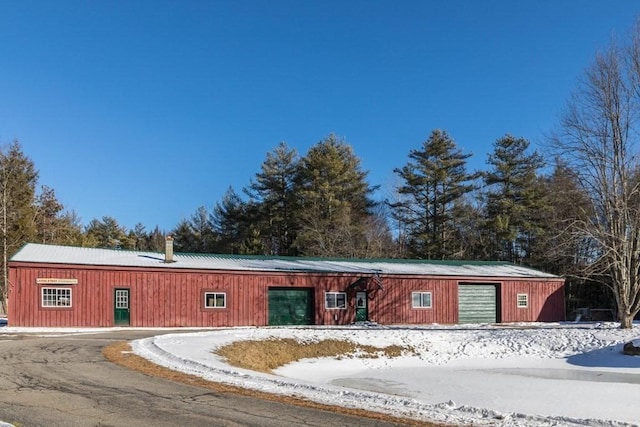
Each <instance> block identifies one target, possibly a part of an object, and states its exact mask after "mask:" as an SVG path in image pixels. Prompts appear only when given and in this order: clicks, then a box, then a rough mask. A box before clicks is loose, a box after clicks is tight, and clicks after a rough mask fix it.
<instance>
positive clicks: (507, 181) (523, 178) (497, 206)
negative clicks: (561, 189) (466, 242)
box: [484, 135, 546, 262]
mask: <svg viewBox="0 0 640 427" xmlns="http://www.w3.org/2000/svg"><path fill="white" fill-rule="evenodd" d="M493 148H494V150H493V152H492V153H491V154H489V159H488V164H489V165H490V166H492V168H491V169H490V170H488V171H487V172H485V174H484V183H485V185H486V186H487V193H486V197H487V200H486V203H487V206H486V209H487V227H488V231H489V233H490V234H491V235H492V236H493V239H492V242H491V247H492V258H494V259H498V260H504V261H511V262H530V258H531V255H532V249H533V245H532V239H534V238H535V236H536V233H537V232H538V231H539V227H540V225H541V212H542V211H543V210H544V209H545V204H546V203H545V200H544V198H543V197H542V196H543V192H542V188H541V187H540V185H539V184H540V182H539V180H538V170H539V169H540V168H542V166H543V165H544V161H543V158H542V156H541V155H540V154H538V153H537V152H533V153H528V149H529V141H527V140H526V139H524V138H515V137H513V136H511V135H505V136H504V137H502V138H499V139H498V140H497V141H496V142H495V143H494V145H493Z"/></svg>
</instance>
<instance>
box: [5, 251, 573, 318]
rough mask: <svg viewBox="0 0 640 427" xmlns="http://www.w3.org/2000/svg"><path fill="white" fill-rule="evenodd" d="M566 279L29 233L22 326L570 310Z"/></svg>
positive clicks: (18, 267)
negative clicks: (147, 246) (160, 249)
mask: <svg viewBox="0 0 640 427" xmlns="http://www.w3.org/2000/svg"><path fill="white" fill-rule="evenodd" d="M563 286H564V280H563V279H562V278H560V277H557V276H554V275H551V274H546V273H543V272H540V271H536V270H532V269H529V268H525V267H521V266H517V265H513V264H509V263H504V262H474V261H422V260H393V259H388V260H353V259H320V258H293V257H270V256H245V255H211V254H173V249H172V242H171V240H168V242H167V251H166V252H165V253H164V254H163V253H156V252H139V251H124V250H111V249H95V248H81V247H68V246H52V245H40V244H27V245H26V246H24V247H23V248H22V249H21V250H20V251H19V252H18V253H17V254H16V255H14V256H13V257H12V259H11V261H10V262H9V303H8V307H9V313H8V321H9V325H11V326H48V327H52V326H56V327H69V326H75V327H78V326H84V327H96V326H117V325H129V326H138V327H142V326H149V327H150V326H155V327H179V326H200V327H217V326H263V325H293V324H303V325H304V324H308V325H335V324H350V323H353V322H358V321H363V322H364V321H371V322H376V323H379V324H426V323H442V324H455V323H495V322H534V321H542V322H546V321H560V320H564V313H565V311H564V293H563Z"/></svg>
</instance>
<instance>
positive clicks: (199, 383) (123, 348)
mask: <svg viewBox="0 0 640 427" xmlns="http://www.w3.org/2000/svg"><path fill="white" fill-rule="evenodd" d="M102 354H103V356H104V357H105V359H107V360H109V361H110V362H112V363H115V364H117V365H120V366H123V367H125V368H128V369H132V370H135V371H138V372H141V373H143V374H145V375H149V376H154V377H158V378H163V379H166V380H170V381H175V382H179V383H182V384H187V385H191V386H195V387H200V388H204V389H208V390H211V391H213V392H217V393H229V394H235V395H240V396H246V397H251V398H256V399H263V400H268V401H272V402H279V403H284V404H288V405H297V406H301V407H305V408H312V409H318V410H322V411H330V412H335V413H341V414H345V415H351V416H355V417H359V418H367V419H370V420H376V421H383V422H387V423H394V424H397V425H398V426H419V427H443V426H445V425H444V424H435V423H429V422H425V421H418V420H412V419H409V418H399V417H394V416H392V415H387V414H382V413H378V412H372V411H367V410H364V409H356V408H344V407H342V406H334V405H326V404H322V403H317V402H312V401H310V400H305V399H301V398H298V397H293V396H284V395H279V394H272V393H266V392H262V391H255V390H250V389H245V388H241V387H236V386H231V385H227V384H221V383H216V382H212V381H207V380H205V379H203V378H200V377H197V376H195V375H189V374H185V373H182V372H178V371H173V370H171V369H169V368H165V367H164V366H160V365H156V364H155V363H152V362H150V361H148V360H147V359H145V358H143V357H140V356H138V355H136V354H134V353H133V352H132V351H131V346H129V343H127V342H118V343H115V344H111V345H109V346H107V347H104V348H103V349H102Z"/></svg>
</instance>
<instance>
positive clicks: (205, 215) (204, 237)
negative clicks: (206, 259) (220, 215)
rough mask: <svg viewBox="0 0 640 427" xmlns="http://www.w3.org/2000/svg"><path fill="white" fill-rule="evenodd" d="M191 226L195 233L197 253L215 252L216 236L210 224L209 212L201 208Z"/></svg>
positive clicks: (193, 218)
mask: <svg viewBox="0 0 640 427" xmlns="http://www.w3.org/2000/svg"><path fill="white" fill-rule="evenodd" d="M189 226H190V228H191V230H192V232H193V236H194V240H193V242H194V243H195V247H194V248H193V249H195V252H197V253H207V252H213V248H214V240H215V235H214V231H213V226H212V225H211V222H210V213H209V210H208V209H207V208H206V207H204V206H200V207H199V208H198V209H197V210H196V212H195V213H194V214H193V215H192V216H191V219H190V220H189Z"/></svg>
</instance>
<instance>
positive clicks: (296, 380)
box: [0, 323, 640, 427]
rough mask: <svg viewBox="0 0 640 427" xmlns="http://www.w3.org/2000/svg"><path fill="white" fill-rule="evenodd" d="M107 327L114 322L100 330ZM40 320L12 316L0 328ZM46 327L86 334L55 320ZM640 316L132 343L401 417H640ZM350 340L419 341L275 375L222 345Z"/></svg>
mask: <svg viewBox="0 0 640 427" xmlns="http://www.w3.org/2000/svg"><path fill="white" fill-rule="evenodd" d="M100 330H101V331H105V329H100ZM25 331H30V332H33V331H34V329H33V328H13V327H5V328H2V329H0V335H1V334H2V333H4V332H6V333H18V332H25ZM46 332H47V333H49V334H51V333H70V332H74V333H87V332H90V330H86V329H77V330H69V329H59V330H58V329H47V330H46ZM639 336H640V327H639V326H638V325H636V326H635V327H634V328H633V329H631V330H622V329H619V327H618V324H616V323H550V324H549V323H533V324H531V323H527V324H506V325H464V326H461V325H458V326H442V325H425V326H404V327H402V326H380V325H375V324H362V325H352V326H346V327H320V326H313V327H287V328H231V329H216V330H207V331H194V332H188V333H184V332H183V331H180V333H172V334H168V335H158V336H155V337H152V338H147V339H142V340H136V341H133V342H132V349H133V351H134V352H135V353H136V354H138V355H140V356H142V357H145V358H147V359H149V360H151V361H153V362H155V363H158V364H160V365H163V366H167V367H169V368H172V369H175V370H178V371H182V372H185V373H189V374H193V375H198V376H200V377H203V378H205V379H208V380H211V381H217V382H222V383H227V384H232V385H237V386H241V387H246V388H251V389H256V390H261V391H265V392H269V393H278V394H285V395H292V396H297V397H301V398H305V399H309V400H313V401H317V402H321V403H326V404H329V405H340V406H345V407H357V408H363V409H365V410H370V411H377V412H383V413H388V414H392V415H396V416H400V417H410V418H414V419H419V420H425V421H433V422H442V423H449V424H457V425H461V424H464V425H475V426H533V427H536V426H627V425H640V410H638V407H637V404H638V402H639V401H640V357H632V356H625V355H623V354H622V345H623V343H624V342H628V341H633V342H634V344H635V345H636V346H640V339H639V338H638V337H639ZM268 338H294V339H296V340H298V341H301V342H309V341H319V340H323V339H329V338H331V339H344V340H352V341H355V342H357V343H359V344H367V345H374V346H377V347H384V346H387V345H392V344H396V345H401V346H405V347H407V348H411V349H412V351H411V352H407V354H404V355H403V356H400V357H397V358H387V357H378V358H373V359H372V358H356V357H347V358H341V359H340V360H336V359H333V358H322V359H311V360H302V361H299V362H296V363H292V364H290V365H287V366H284V367H281V368H279V369H278V370H276V371H275V372H274V374H273V375H270V374H263V373H258V372H253V371H249V370H245V369H240V368H236V367H232V366H229V365H227V364H226V363H225V362H224V360H222V359H221V358H220V357H219V356H217V355H215V354H214V353H213V351H215V349H217V348H219V347H220V346H224V345H226V344H228V343H231V342H233V341H237V340H261V339H268Z"/></svg>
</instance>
